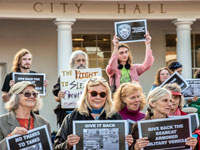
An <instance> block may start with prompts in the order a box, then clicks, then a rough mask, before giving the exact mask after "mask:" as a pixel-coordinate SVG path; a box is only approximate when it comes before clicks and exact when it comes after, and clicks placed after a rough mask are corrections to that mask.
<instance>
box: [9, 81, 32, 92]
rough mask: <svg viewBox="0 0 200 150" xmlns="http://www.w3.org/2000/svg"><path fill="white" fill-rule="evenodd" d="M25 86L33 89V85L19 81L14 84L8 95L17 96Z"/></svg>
mask: <svg viewBox="0 0 200 150" xmlns="http://www.w3.org/2000/svg"><path fill="white" fill-rule="evenodd" d="M27 86H32V87H34V88H35V84H32V83H31V82H29V81H21V82H17V83H16V84H14V85H13V86H12V87H11V88H10V90H9V94H10V95H14V94H19V93H21V92H22V91H23V90H24V89H25V88H26V87H27Z"/></svg>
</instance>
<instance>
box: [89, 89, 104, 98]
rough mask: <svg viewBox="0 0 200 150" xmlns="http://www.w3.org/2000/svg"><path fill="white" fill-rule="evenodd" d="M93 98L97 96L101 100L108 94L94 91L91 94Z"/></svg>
mask: <svg viewBox="0 0 200 150" xmlns="http://www.w3.org/2000/svg"><path fill="white" fill-rule="evenodd" d="M90 94H91V96H92V97H96V96H97V95H99V96H100V97H101V98H105V97H106V92H100V93H98V92H97V91H92V92H90Z"/></svg>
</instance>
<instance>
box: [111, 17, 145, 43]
mask: <svg viewBox="0 0 200 150" xmlns="http://www.w3.org/2000/svg"><path fill="white" fill-rule="evenodd" d="M145 34H147V23H146V20H130V21H120V22H115V35H117V37H119V38H120V39H119V42H120V43H128V42H140V41H145V40H146V39H145V36H144V35H145Z"/></svg>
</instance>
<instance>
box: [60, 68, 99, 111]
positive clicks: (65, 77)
mask: <svg viewBox="0 0 200 150" xmlns="http://www.w3.org/2000/svg"><path fill="white" fill-rule="evenodd" d="M95 76H102V70H101V69H100V68H90V69H74V70H64V71H62V72H61V75H60V86H61V91H63V92H64V93H65V97H64V98H63V99H62V100H61V107H62V108H76V103H77V101H78V100H79V98H80V96H81V94H82V92H83V89H84V84H85V82H86V81H87V80H89V79H90V78H92V77H95Z"/></svg>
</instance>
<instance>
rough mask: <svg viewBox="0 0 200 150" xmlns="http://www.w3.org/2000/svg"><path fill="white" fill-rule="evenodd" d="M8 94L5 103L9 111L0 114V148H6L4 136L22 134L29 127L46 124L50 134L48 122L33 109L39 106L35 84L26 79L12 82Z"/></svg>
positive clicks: (39, 101)
mask: <svg viewBox="0 0 200 150" xmlns="http://www.w3.org/2000/svg"><path fill="white" fill-rule="evenodd" d="M9 94H10V95H11V98H10V100H9V101H8V102H7V103H6V104H5V107H6V109H7V110H8V111H9V113H7V114H5V115H2V116H0V148H1V149H2V150H4V149H7V146H6V140H5V139H6V137H8V136H12V135H24V134H26V133H27V131H28V130H29V129H33V128H36V127H40V126H42V125H47V128H48V131H49V135H50V134H51V131H50V125H49V123H48V122H47V121H46V120H45V119H44V118H42V117H41V116H40V115H36V114H35V113H34V112H33V111H36V110H38V109H39V108H40V107H41V99H40V98H39V95H38V92H37V91H36V90H35V85H34V84H31V83H30V82H28V81H22V82H18V83H16V84H14V85H13V86H12V87H11V89H10V91H9Z"/></svg>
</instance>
